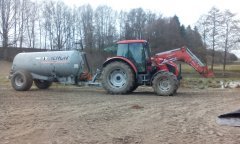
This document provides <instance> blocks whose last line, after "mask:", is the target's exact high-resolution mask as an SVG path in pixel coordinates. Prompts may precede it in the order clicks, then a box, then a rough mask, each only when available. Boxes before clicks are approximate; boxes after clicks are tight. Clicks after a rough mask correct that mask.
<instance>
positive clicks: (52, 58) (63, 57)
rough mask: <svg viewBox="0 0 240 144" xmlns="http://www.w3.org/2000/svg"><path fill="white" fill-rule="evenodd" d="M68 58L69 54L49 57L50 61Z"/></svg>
mask: <svg viewBox="0 0 240 144" xmlns="http://www.w3.org/2000/svg"><path fill="white" fill-rule="evenodd" d="M68 59H69V56H55V57H51V60H52V61H67V60H68Z"/></svg>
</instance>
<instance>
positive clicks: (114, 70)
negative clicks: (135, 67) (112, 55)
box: [102, 62, 135, 94]
mask: <svg viewBox="0 0 240 144" xmlns="http://www.w3.org/2000/svg"><path fill="white" fill-rule="evenodd" d="M134 84H135V78H134V72H133V71H132V69H131V68H130V67H129V66H128V65H127V64H125V63H123V62H112V63H110V64H108V65H107V66H105V67H104V68H103V72H102V86H103V88H104V89H105V90H106V91H107V92H108V93H110V94H127V93H129V92H131V90H132V89H133V87H134Z"/></svg>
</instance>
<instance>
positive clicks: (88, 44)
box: [78, 5, 94, 49]
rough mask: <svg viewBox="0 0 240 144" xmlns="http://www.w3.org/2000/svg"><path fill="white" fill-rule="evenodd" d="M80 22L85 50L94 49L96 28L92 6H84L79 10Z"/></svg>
mask: <svg viewBox="0 0 240 144" xmlns="http://www.w3.org/2000/svg"><path fill="white" fill-rule="evenodd" d="M78 10H79V14H80V22H81V26H82V31H81V32H82V34H81V35H83V41H82V42H83V43H82V45H83V46H84V47H85V48H88V49H92V48H93V46H94V37H93V35H94V26H93V9H92V7H91V6H90V5H83V6H81V7H79V8H78Z"/></svg>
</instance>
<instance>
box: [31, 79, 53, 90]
mask: <svg viewBox="0 0 240 144" xmlns="http://www.w3.org/2000/svg"><path fill="white" fill-rule="evenodd" d="M34 84H35V85H36V87H38V88H39V89H47V88H49V87H50V86H51V85H52V82H50V81H46V80H39V79H35V80H34Z"/></svg>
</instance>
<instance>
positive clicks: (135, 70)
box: [103, 56, 137, 75]
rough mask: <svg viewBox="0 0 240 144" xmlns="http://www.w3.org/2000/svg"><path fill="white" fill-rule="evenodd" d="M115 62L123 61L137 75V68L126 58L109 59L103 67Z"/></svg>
mask: <svg viewBox="0 0 240 144" xmlns="http://www.w3.org/2000/svg"><path fill="white" fill-rule="evenodd" d="M114 61H121V62H124V63H126V64H128V65H129V66H130V67H131V69H132V70H133V71H134V73H135V74H136V75H137V68H136V66H135V65H134V64H133V62H131V61H130V60H129V59H127V58H125V57H120V56H116V57H111V58H108V59H107V60H106V61H105V62H104V63H103V67H105V66H106V65H108V64H109V63H111V62H114Z"/></svg>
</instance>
